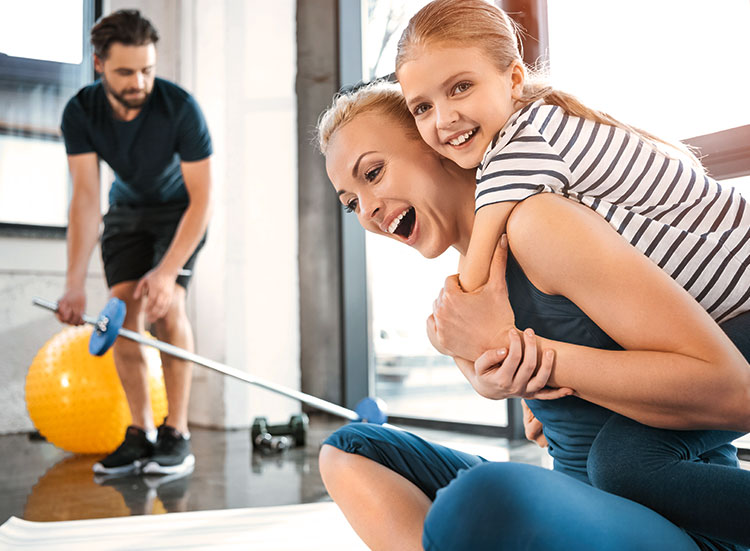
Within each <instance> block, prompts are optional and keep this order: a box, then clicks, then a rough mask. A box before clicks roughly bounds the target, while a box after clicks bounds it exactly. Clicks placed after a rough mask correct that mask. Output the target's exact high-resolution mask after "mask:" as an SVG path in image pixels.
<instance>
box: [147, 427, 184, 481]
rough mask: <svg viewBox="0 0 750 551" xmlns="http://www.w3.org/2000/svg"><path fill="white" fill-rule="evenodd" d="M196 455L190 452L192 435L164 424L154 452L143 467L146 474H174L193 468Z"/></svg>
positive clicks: (160, 428)
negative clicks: (186, 434)
mask: <svg viewBox="0 0 750 551" xmlns="http://www.w3.org/2000/svg"><path fill="white" fill-rule="evenodd" d="M194 465H195V456H194V455H193V454H192V453H190V437H189V436H185V435H184V434H182V433H181V432H180V431H178V430H177V429H175V428H172V427H168V426H167V425H165V424H162V425H161V426H160V427H159V436H158V437H157V439H156V446H155V447H154V453H153V455H151V457H150V458H149V459H148V461H146V462H145V463H144V465H143V466H142V467H141V470H142V472H144V473H145V474H174V473H182V472H186V471H188V470H191V469H192V468H193V466H194Z"/></svg>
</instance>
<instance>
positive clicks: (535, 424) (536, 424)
mask: <svg viewBox="0 0 750 551" xmlns="http://www.w3.org/2000/svg"><path fill="white" fill-rule="evenodd" d="M521 408H522V409H523V431H524V433H525V434H526V439H527V440H529V441H531V442H536V443H537V445H539V447H540V448H546V447H547V446H549V442H547V438H546V437H545V436H544V433H543V432H542V429H543V428H544V427H543V426H542V422H541V421H540V420H539V419H537V418H536V417H535V416H534V412H533V411H531V409H530V408H529V406H527V405H526V400H521Z"/></svg>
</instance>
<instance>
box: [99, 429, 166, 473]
mask: <svg viewBox="0 0 750 551" xmlns="http://www.w3.org/2000/svg"><path fill="white" fill-rule="evenodd" d="M153 452H154V445H153V444H152V443H151V441H150V440H149V439H148V438H146V433H145V432H144V431H143V430H142V429H139V428H138V427H136V426H134V425H130V426H129V427H128V428H127V430H126V431H125V440H123V441H122V444H120V445H119V447H118V448H117V449H116V450H115V451H113V452H112V453H110V454H109V455H108V456H107V457H105V458H104V459H102V460H101V461H98V462H96V463H94V472H95V473H99V474H109V475H122V474H127V473H131V472H133V471H137V470H138V468H139V467H140V466H141V464H142V462H143V460H144V459H147V458H149V457H151V454H152V453H153Z"/></svg>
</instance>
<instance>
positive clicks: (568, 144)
mask: <svg viewBox="0 0 750 551" xmlns="http://www.w3.org/2000/svg"><path fill="white" fill-rule="evenodd" d="M517 44H518V39H517V36H516V34H515V30H514V27H513V25H512V23H511V21H510V19H509V18H508V16H507V15H506V14H505V13H504V12H502V11H501V10H499V9H498V8H495V7H494V6H492V5H491V4H489V3H488V2H486V1H483V0H436V1H434V2H432V3H430V4H429V5H427V6H426V7H425V8H423V9H422V10H421V11H420V12H418V13H417V14H416V15H415V16H414V17H413V18H412V19H411V21H410V22H409V25H408V27H407V28H406V30H405V31H404V33H403V35H402V37H401V40H400V42H399V48H398V54H397V60H396V75H397V77H398V80H399V83H400V84H401V87H402V90H403V92H404V96H405V97H406V102H407V105H408V107H409V109H410V111H411V112H412V114H413V116H414V119H415V121H416V123H417V128H418V129H419V132H420V134H421V135H422V137H423V139H424V140H425V141H426V142H427V144H428V145H430V146H431V147H432V148H433V149H435V151H437V152H438V153H440V154H441V155H443V156H445V157H447V158H449V159H451V160H453V161H454V162H455V163H457V164H458V165H459V166H461V167H463V168H475V167H477V189H476V209H477V213H476V220H475V223H474V229H473V232H472V237H471V244H470V246H469V251H468V253H467V255H466V259H465V260H464V263H463V264H462V266H461V267H460V283H461V286H462V287H463V288H464V289H465V290H473V289H475V288H476V287H478V286H479V285H481V284H482V283H484V281H485V280H486V278H487V273H488V268H489V263H490V258H491V256H492V252H493V251H494V249H495V246H496V244H497V240H498V239H499V237H500V235H501V234H502V233H503V231H504V228H505V223H506V219H507V216H508V213H509V212H510V211H511V209H512V208H513V206H514V205H515V204H516V203H517V202H518V201H522V200H524V199H525V198H527V197H530V196H531V195H534V194H537V193H544V192H551V193H557V194H560V195H563V196H565V197H569V198H571V199H574V200H576V201H579V202H581V203H583V204H584V205H586V206H588V207H590V208H591V209H593V210H595V211H596V212H598V213H599V214H600V215H602V216H603V217H604V218H605V219H606V220H607V221H608V222H609V223H610V224H611V225H612V226H613V227H614V228H615V229H616V230H617V231H618V233H620V234H621V235H622V236H623V237H624V238H625V239H626V240H628V241H629V242H630V243H631V244H632V245H633V246H634V247H636V248H637V249H638V250H640V251H641V252H643V253H644V254H645V255H646V256H648V257H649V258H651V259H652V260H653V261H654V262H655V263H657V264H658V265H659V266H660V267H661V268H663V269H664V270H665V271H666V272H667V273H669V275H671V276H672V277H673V278H674V279H675V280H677V282H678V283H680V285H682V286H683V287H684V288H685V289H686V290H687V291H688V292H690V293H691V294H692V295H693V296H694V297H695V298H696V300H698V302H700V303H701V304H702V305H703V306H704V307H705V308H706V310H707V311H708V312H709V313H710V314H711V315H712V316H713V318H714V319H715V320H717V321H718V322H721V321H724V320H727V319H730V318H732V317H733V316H736V315H737V314H739V313H741V312H744V311H747V310H748V309H750V270H748V269H747V264H748V262H747V261H748V258H750V240H748V237H750V234H748V228H747V224H746V220H747V218H746V217H747V216H748V214H746V213H745V212H744V210H745V202H744V201H743V200H742V198H741V197H740V196H739V195H738V194H737V193H736V191H735V190H734V189H733V188H731V187H729V188H722V187H721V186H719V185H718V184H717V183H716V182H715V181H713V180H712V179H710V178H708V177H707V176H706V175H705V174H704V171H703V169H702V167H701V166H700V163H699V162H698V160H697V159H696V158H695V157H694V156H693V155H691V154H690V153H689V152H688V151H687V150H686V149H685V148H679V147H670V146H668V144H666V143H664V142H662V141H660V140H658V139H657V138H655V137H653V136H652V135H650V134H648V133H646V132H643V131H639V130H636V129H634V128H632V127H629V126H627V125H624V124H622V123H620V122H618V121H617V120H615V119H613V118H612V117H610V116H608V115H606V114H604V113H601V112H598V111H594V110H592V109H589V108H587V107H585V106H584V105H582V104H581V103H580V102H578V101H577V100H576V99H575V98H574V97H572V96H570V95H568V94H565V93H562V92H559V91H556V90H553V89H552V88H550V87H548V86H543V85H541V84H539V83H538V82H536V81H533V79H527V78H526V75H525V69H524V66H523V63H522V61H521V56H520V53H519V50H518V46H517ZM743 224H744V225H743ZM584 239H585V237H584V236H581V240H582V245H584ZM478 352H479V353H481V352H483V351H478ZM468 359H474V358H468Z"/></svg>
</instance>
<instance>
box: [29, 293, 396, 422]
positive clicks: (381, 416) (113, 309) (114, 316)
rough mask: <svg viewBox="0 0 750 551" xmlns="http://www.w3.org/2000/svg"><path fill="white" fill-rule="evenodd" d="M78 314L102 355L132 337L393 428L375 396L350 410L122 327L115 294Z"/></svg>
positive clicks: (51, 305)
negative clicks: (96, 310) (95, 309)
mask: <svg viewBox="0 0 750 551" xmlns="http://www.w3.org/2000/svg"><path fill="white" fill-rule="evenodd" d="M32 303H33V304H34V305H36V306H40V307H42V308H46V309H47V310H51V311H53V312H57V302H53V301H50V300H46V299H43V298H39V297H33V298H32ZM81 317H82V319H83V321H84V322H85V323H87V324H89V325H93V327H94V330H93V331H92V333H91V340H90V341H89V352H91V353H92V354H93V355H96V356H101V355H104V353H105V352H106V351H107V350H109V348H110V347H111V346H112V345H113V344H114V342H115V340H116V339H117V337H125V338H126V339H129V340H131V341H135V342H137V343H139V344H143V345H145V346H150V347H152V348H156V349H157V350H159V351H161V352H164V353H165V354H169V355H170V356H174V357H176V358H180V359H182V360H186V361H188V362H192V363H195V364H198V365H201V366H203V367H206V368H208V369H211V370H213V371H217V372H219V373H222V374H223V375H228V376H229V377H233V378H235V379H238V380H240V381H243V382H246V383H249V384H251V385H255V386H259V387H261V388H265V389H266V390H270V391H271V392H275V393H277V394H281V395H283V396H286V397H288V398H292V399H294V400H298V401H300V402H302V403H303V404H307V405H309V406H312V407H314V408H315V409H319V410H321V411H325V412H327V413H330V414H332V415H335V416H337V417H343V418H344V419H348V420H349V421H363V422H368V423H373V424H377V425H386V426H389V427H392V428H395V427H393V426H392V425H388V424H387V423H386V421H387V419H388V417H387V415H386V412H385V403H384V402H383V401H382V400H381V399H379V398H371V397H367V398H363V399H362V400H360V401H359V403H358V404H357V406H356V409H355V410H351V409H348V408H345V407H343V406H339V405H337V404H334V403H332V402H328V401H327V400H323V399H321V398H318V397H316V396H312V395H310V394H305V393H304V392H300V391H298V390H294V389H291V388H287V387H285V386H282V385H279V384H276V383H272V382H269V381H264V380H262V379H259V378H257V377H253V376H252V375H250V374H248V373H245V372H244V371H240V370H239V369H236V368H234V367H231V366H228V365H225V364H223V363H220V362H217V361H214V360H210V359H208V358H204V357H203V356H199V355H198V354H195V353H193V352H189V351H188V350H185V349H183V348H180V347H178V346H174V345H173V344H169V343H167V342H163V341H160V340H157V339H150V338H147V337H144V336H143V335H141V334H140V333H138V332H136V331H131V330H130V329H126V328H124V327H122V323H123V321H124V319H125V303H124V302H123V301H122V300H120V299H118V298H111V299H110V300H109V302H108V303H107V305H106V306H105V307H104V309H103V310H102V312H101V313H100V314H99V317H98V318H92V317H91V316H88V315H85V314H84V315H83V316H81Z"/></svg>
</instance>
